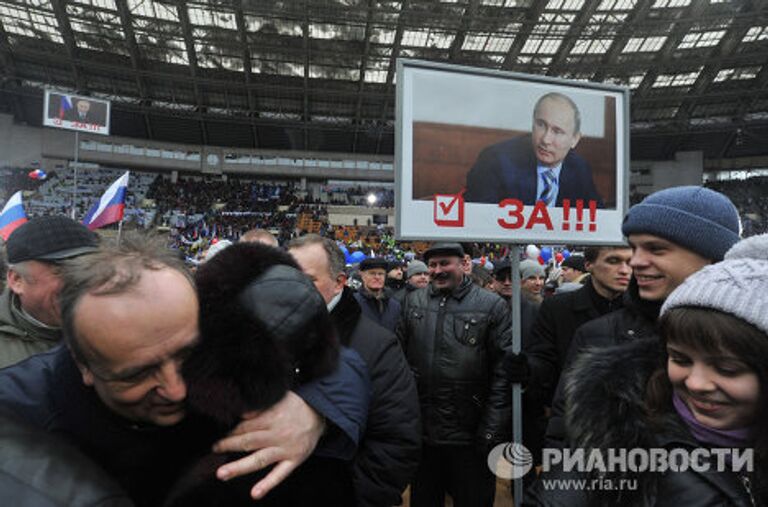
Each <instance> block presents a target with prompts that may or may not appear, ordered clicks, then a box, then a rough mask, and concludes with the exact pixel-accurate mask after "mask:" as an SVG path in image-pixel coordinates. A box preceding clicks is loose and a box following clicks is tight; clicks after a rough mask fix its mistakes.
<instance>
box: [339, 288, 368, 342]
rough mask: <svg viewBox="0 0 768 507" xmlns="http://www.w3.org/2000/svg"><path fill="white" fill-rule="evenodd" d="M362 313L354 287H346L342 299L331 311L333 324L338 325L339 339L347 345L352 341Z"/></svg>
mask: <svg viewBox="0 0 768 507" xmlns="http://www.w3.org/2000/svg"><path fill="white" fill-rule="evenodd" d="M361 314H362V310H361V309H360V304H359V303H358V302H357V300H356V299H355V296H354V295H353V293H352V289H350V288H349V287H344V290H343V291H342V293H341V299H339V302H338V303H337V304H336V307H335V308H334V309H333V310H332V311H331V320H332V321H333V325H334V326H336V333H337V334H338V336H339V341H340V342H341V344H342V345H344V346H345V347H348V346H349V344H350V342H351V341H352V332H353V331H354V330H355V326H357V321H358V320H360V315H361Z"/></svg>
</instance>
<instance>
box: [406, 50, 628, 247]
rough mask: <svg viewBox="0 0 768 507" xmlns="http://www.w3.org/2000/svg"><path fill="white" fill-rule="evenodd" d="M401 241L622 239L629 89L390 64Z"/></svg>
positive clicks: (434, 65)
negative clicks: (394, 69)
mask: <svg viewBox="0 0 768 507" xmlns="http://www.w3.org/2000/svg"><path fill="white" fill-rule="evenodd" d="M396 114H397V130H396V140H397V142H396V171H397V172H396V176H395V178H396V185H395V188H396V192H397V194H396V202H397V203H398V205H397V210H396V216H397V220H396V233H397V235H398V237H399V238H402V239H432V240H459V241H465V240H475V241H499V242H507V243H545V244H552V243H565V244H613V243H617V244H618V243H621V241H622V235H621V221H622V218H623V217H624V214H625V212H626V208H627V200H628V197H627V188H628V173H629V132H628V124H629V90H628V89H626V88H623V87H618V86H613V85H603V84H597V83H588V82H581V81H569V80H563V79H555V78H547V77H542V76H533V75H525V74H517V73H511V72H502V71H495V70H488V69H478V68H471V67H462V66H456V65H446V64H439V63H432V62H421V61H414V60H400V61H398V69H397V113H396Z"/></svg>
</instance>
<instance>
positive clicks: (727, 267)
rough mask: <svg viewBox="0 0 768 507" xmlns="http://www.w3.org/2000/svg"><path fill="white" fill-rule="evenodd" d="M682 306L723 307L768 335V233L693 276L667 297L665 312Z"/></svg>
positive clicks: (735, 247) (740, 245)
mask: <svg viewBox="0 0 768 507" xmlns="http://www.w3.org/2000/svg"><path fill="white" fill-rule="evenodd" d="M682 306H697V307H704V308H712V309H714V310H719V311H721V312H724V313H728V314H731V315H733V316H735V317H738V318H740V319H742V320H744V321H746V322H749V323H750V324H752V325H753V326H755V327H757V328H758V329H760V330H761V331H762V332H764V333H766V334H768V311H767V309H768V234H761V235H759V236H752V237H751V238H747V239H745V240H742V241H740V242H739V243H736V245H734V246H733V248H731V249H730V250H728V252H727V253H726V254H725V259H724V260H723V261H722V262H718V263H717V264H711V265H709V266H706V267H705V268H704V269H702V270H700V271H697V272H696V273H694V274H692V275H691V276H689V277H688V279H686V280H685V282H683V283H682V284H681V285H680V286H679V287H677V288H676V289H675V290H674V291H673V292H672V294H670V295H669V297H667V300H666V301H665V302H664V306H663V307H662V308H661V313H662V315H663V314H664V313H666V312H668V311H669V310H671V309H673V308H678V307H682Z"/></svg>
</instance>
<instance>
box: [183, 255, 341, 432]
mask: <svg viewBox="0 0 768 507" xmlns="http://www.w3.org/2000/svg"><path fill="white" fill-rule="evenodd" d="M195 281H196V283H197V288H198V292H199V297H200V344H199V346H198V347H196V349H195V350H194V352H193V353H192V355H191V357H190V358H189V359H187V360H186V361H185V363H184V369H183V374H184V377H185V379H186V380H187V383H188V390H189V403H190V405H191V406H192V408H193V409H196V410H198V411H199V412H202V413H203V414H205V415H207V416H209V417H211V418H213V419H214V420H216V421H218V422H220V423H222V424H224V425H226V426H231V425H232V424H233V423H234V422H236V421H238V420H239V419H240V416H241V414H242V413H243V412H244V411H246V410H257V409H264V408H266V407H269V406H271V405H273V404H274V403H276V402H277V401H279V400H280V399H281V398H282V397H283V396H284V395H285V393H286V391H287V390H288V389H292V388H294V387H296V386H297V385H300V384H303V383H305V382H308V381H310V380H312V379H315V378H318V377H322V376H324V375H326V374H328V373H330V372H331V371H333V369H334V367H335V366H336V362H337V359H338V353H339V346H338V340H337V338H336V334H335V332H334V330H333V326H332V324H331V320H330V317H329V316H328V311H327V309H326V306H325V301H323V298H322V296H321V295H320V293H319V292H317V290H316V289H315V286H314V284H313V283H312V282H311V281H310V280H309V278H307V277H306V276H305V275H304V274H303V273H302V272H301V271H300V270H299V268H298V266H297V265H296V263H295V261H294V260H293V258H292V257H291V256H290V255H289V254H287V253H285V252H283V251H281V250H278V249H276V248H273V247H270V246H266V245H261V244H245V243H243V244H236V245H233V246H231V247H229V248H227V249H225V250H223V251H221V252H220V253H218V254H217V255H216V256H215V257H213V258H212V259H211V260H209V261H208V262H206V263H205V264H203V265H202V266H201V267H200V268H199V269H198V271H197V273H196V276H195Z"/></svg>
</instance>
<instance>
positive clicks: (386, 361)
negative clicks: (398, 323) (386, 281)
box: [331, 288, 421, 507]
mask: <svg viewBox="0 0 768 507" xmlns="http://www.w3.org/2000/svg"><path fill="white" fill-rule="evenodd" d="M331 320H332V321H333V323H334V325H335V326H336V330H337V332H338V335H339V340H340V341H341V344H342V345H344V346H347V347H352V349H354V350H355V351H357V353H358V354H360V356H361V357H362V358H363V361H365V363H366V364H367V365H368V371H369V372H370V374H371V387H372V389H373V392H372V393H371V404H370V410H369V412H368V426H367V427H366V429H365V434H364V435H363V440H362V443H361V444H360V447H359V451H358V453H357V455H356V456H355V461H354V468H353V481H354V486H355V498H356V505H357V506H358V507H366V506H370V507H373V506H381V507H384V506H386V507H391V506H392V505H398V504H399V503H400V500H401V498H402V492H403V490H404V489H405V487H406V486H407V485H408V483H409V482H410V481H411V479H412V478H413V475H414V473H415V472H416V468H417V466H418V463H419V455H420V451H421V417H420V413H419V397H418V394H417V393H416V383H415V382H414V380H413V375H412V374H411V370H410V368H408V363H407V362H406V360H405V356H404V355H403V351H402V349H401V348H400V344H399V343H398V342H397V338H396V337H395V335H394V333H392V332H390V331H388V330H386V329H384V328H383V327H381V326H379V325H378V324H376V323H375V322H373V321H372V320H370V319H369V318H367V317H366V316H365V315H362V312H361V310H360V305H359V304H358V303H357V301H355V298H354V297H353V295H352V290H351V289H349V288H344V292H343V293H342V296H341V299H340V300H339V302H338V303H337V304H336V306H335V307H334V309H333V310H332V311H331Z"/></svg>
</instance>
